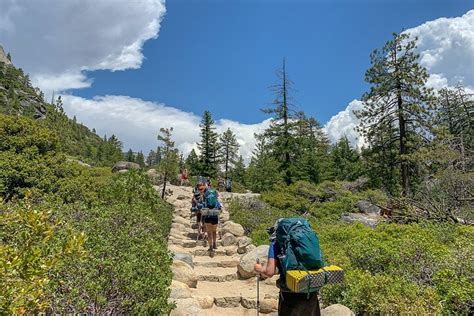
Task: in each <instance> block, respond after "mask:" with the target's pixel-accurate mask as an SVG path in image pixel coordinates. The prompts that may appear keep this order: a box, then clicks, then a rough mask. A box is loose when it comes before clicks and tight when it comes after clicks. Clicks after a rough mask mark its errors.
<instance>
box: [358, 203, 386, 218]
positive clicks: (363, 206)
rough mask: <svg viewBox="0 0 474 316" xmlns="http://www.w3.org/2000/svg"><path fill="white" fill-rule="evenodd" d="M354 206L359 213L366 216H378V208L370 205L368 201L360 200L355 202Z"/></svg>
mask: <svg viewBox="0 0 474 316" xmlns="http://www.w3.org/2000/svg"><path fill="white" fill-rule="evenodd" d="M356 206H357V208H358V209H359V211H360V212H361V213H365V214H368V215H380V211H381V209H380V207H378V206H377V205H374V204H372V203H370V202H369V201H366V200H360V201H359V202H357V204H356Z"/></svg>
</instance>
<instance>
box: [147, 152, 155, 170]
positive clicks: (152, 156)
mask: <svg viewBox="0 0 474 316" xmlns="http://www.w3.org/2000/svg"><path fill="white" fill-rule="evenodd" d="M155 159H156V152H155V151H154V150H153V149H152V150H150V152H149V153H148V156H147V157H146V164H147V165H148V166H149V167H151V166H153V165H154V164H155Z"/></svg>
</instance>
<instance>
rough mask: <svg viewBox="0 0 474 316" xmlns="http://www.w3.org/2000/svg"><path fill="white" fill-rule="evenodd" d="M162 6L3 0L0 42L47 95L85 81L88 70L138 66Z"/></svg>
mask: <svg viewBox="0 0 474 316" xmlns="http://www.w3.org/2000/svg"><path fill="white" fill-rule="evenodd" d="M165 12H166V9H165V5H164V0H140V1H121V0H117V1H112V0H109V1H96V0H67V1H64V0H35V1H13V0H3V1H2V4H1V10H0V43H1V44H2V45H3V46H4V48H5V50H7V51H9V52H11V53H12V56H13V58H14V60H13V61H14V63H15V65H17V66H19V67H22V68H23V69H25V70H26V72H28V73H30V74H31V79H32V82H33V83H35V84H37V85H38V86H39V87H40V88H41V89H42V90H43V92H44V93H45V95H46V96H47V97H49V95H51V93H52V91H61V90H63V91H64V90H67V89H77V88H84V87H89V86H90V85H91V80H89V79H88V78H87V76H86V75H85V73H84V71H87V70H98V69H102V70H111V71H117V70H125V69H136V68H139V67H140V66H141V64H142V61H143V58H144V56H143V54H142V52H141V50H142V47H143V44H144V42H145V41H147V40H149V39H152V38H156V37H157V36H158V32H159V29H160V22H161V20H162V18H163V16H164V14H165Z"/></svg>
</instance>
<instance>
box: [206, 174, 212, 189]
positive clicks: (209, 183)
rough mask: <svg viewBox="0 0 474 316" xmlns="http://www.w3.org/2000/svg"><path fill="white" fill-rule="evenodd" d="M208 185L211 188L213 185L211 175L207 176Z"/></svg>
mask: <svg viewBox="0 0 474 316" xmlns="http://www.w3.org/2000/svg"><path fill="white" fill-rule="evenodd" d="M206 181H207V187H208V188H211V187H212V181H211V177H207V180H206Z"/></svg>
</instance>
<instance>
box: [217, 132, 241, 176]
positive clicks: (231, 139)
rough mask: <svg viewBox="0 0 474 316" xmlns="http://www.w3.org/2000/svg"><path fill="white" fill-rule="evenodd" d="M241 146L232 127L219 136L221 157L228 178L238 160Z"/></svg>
mask: <svg viewBox="0 0 474 316" xmlns="http://www.w3.org/2000/svg"><path fill="white" fill-rule="evenodd" d="M239 147H240V146H239V143H238V142H237V138H236V137H235V134H234V133H233V132H232V130H231V129H230V128H228V129H227V130H226V131H225V132H224V133H223V134H222V135H221V136H220V137H219V157H220V162H221V163H222V165H223V167H224V178H225V179H226V180H227V178H228V175H229V172H230V171H231V169H232V168H233V167H234V165H235V163H236V162H237V159H238V153H239Z"/></svg>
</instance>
